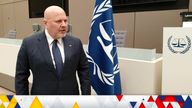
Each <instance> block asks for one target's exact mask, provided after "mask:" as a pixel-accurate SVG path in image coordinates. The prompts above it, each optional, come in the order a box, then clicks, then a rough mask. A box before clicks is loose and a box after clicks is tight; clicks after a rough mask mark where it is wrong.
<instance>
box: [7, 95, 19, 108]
mask: <svg viewBox="0 0 192 108" xmlns="http://www.w3.org/2000/svg"><path fill="white" fill-rule="evenodd" d="M16 104H17V100H16V99H15V97H14V96H13V97H12V99H11V102H10V103H9V105H8V107H7V108H15V106H16Z"/></svg>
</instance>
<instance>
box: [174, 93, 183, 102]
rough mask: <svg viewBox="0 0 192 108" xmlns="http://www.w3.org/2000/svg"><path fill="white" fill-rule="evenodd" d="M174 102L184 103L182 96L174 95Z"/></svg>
mask: <svg viewBox="0 0 192 108" xmlns="http://www.w3.org/2000/svg"><path fill="white" fill-rule="evenodd" d="M175 100H176V101H177V102H184V99H183V97H182V95H176V96H175Z"/></svg>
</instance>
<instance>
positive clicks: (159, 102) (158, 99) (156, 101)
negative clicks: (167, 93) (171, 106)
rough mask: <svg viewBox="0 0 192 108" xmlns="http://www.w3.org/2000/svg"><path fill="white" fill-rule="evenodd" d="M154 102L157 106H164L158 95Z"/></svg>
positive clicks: (163, 107) (161, 107)
mask: <svg viewBox="0 0 192 108" xmlns="http://www.w3.org/2000/svg"><path fill="white" fill-rule="evenodd" d="M155 103H156V105H157V107H158V108H165V106H164V104H163V102H162V101H161V99H160V97H159V96H158V97H157V99H156V100H155Z"/></svg>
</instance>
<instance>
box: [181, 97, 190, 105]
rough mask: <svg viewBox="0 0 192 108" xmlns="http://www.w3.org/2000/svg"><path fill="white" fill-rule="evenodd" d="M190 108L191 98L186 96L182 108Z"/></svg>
mask: <svg viewBox="0 0 192 108" xmlns="http://www.w3.org/2000/svg"><path fill="white" fill-rule="evenodd" d="M191 106H192V101H191V98H190V97H189V96H188V97H187V99H186V101H185V102H184V104H183V106H182V108H191Z"/></svg>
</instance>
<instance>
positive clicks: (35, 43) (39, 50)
mask: <svg viewBox="0 0 192 108" xmlns="http://www.w3.org/2000/svg"><path fill="white" fill-rule="evenodd" d="M62 40H63V43H64V53H65V62H64V64H63V65H64V72H63V73H62V76H61V77H60V78H59V77H58V76H57V74H56V70H55V68H54V65H53V62H52V58H51V53H50V50H49V46H48V42H47V39H46V35H45V32H40V33H36V34H34V35H33V36H30V37H27V38H25V39H24V40H23V42H22V45H21V47H20V50H19V53H18V57H17V65H16V74H15V90H16V94H17V95H28V94H29V82H28V77H29V76H30V71H29V70H31V72H32V75H33V83H32V89H31V94H32V95H78V94H79V87H78V83H77V79H76V73H77V75H78V77H79V80H80V89H81V93H82V94H83V95H89V94H90V93H91V90H90V76H89V69H88V61H87V58H86V55H85V52H84V50H83V47H82V43H81V41H80V40H79V39H78V38H75V37H72V36H65V37H64V38H62Z"/></svg>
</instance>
